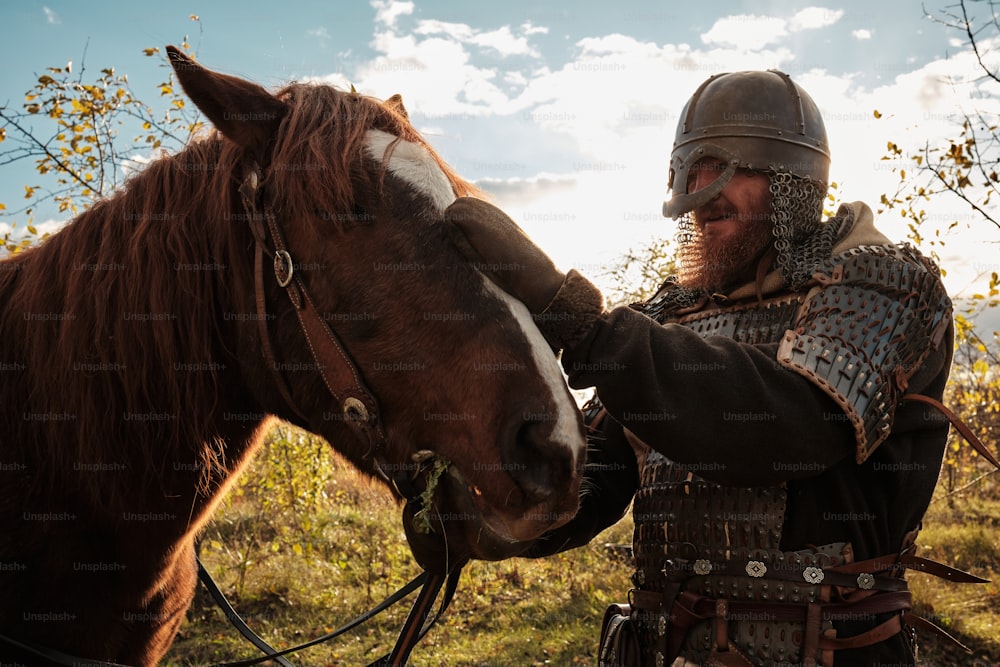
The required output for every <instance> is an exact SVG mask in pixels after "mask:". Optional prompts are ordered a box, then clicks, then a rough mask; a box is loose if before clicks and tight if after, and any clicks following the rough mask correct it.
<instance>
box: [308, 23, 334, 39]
mask: <svg viewBox="0 0 1000 667" xmlns="http://www.w3.org/2000/svg"><path fill="white" fill-rule="evenodd" d="M306 35H307V36H308V37H316V38H318V39H330V31H329V30H327V29H326V28H325V27H324V26H319V27H318V28H309V29H308V30H306Z"/></svg>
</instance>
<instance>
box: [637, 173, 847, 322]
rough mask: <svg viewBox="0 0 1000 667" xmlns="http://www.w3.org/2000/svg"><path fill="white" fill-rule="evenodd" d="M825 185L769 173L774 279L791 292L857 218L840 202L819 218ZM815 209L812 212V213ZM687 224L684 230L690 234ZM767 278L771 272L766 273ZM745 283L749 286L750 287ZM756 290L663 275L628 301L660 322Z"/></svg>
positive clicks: (804, 282)
mask: <svg viewBox="0 0 1000 667" xmlns="http://www.w3.org/2000/svg"><path fill="white" fill-rule="evenodd" d="M825 196H826V188H825V186H823V185H822V184H820V183H815V182H813V181H806V180H804V179H801V178H797V177H794V176H791V175H789V174H772V175H771V202H772V216H771V219H772V223H773V225H774V227H773V229H774V237H775V242H774V247H775V249H776V250H777V257H776V259H775V270H776V272H777V273H778V276H775V279H776V282H779V283H780V286H781V288H783V289H787V290H789V291H792V292H798V291H800V290H802V289H803V288H804V287H805V286H806V285H807V284H808V283H809V282H810V281H811V280H812V277H813V274H814V273H816V270H817V269H818V268H819V266H820V264H821V263H822V262H823V261H825V260H827V259H829V257H830V256H831V255H832V253H833V247H834V246H835V245H836V244H837V242H838V241H840V240H841V239H844V238H845V237H846V236H847V235H848V234H850V232H851V230H852V229H853V227H854V225H855V222H856V215H855V209H854V208H852V207H849V206H841V207H840V208H839V210H838V211H837V214H836V215H835V216H834V217H832V218H828V219H827V220H825V221H823V220H821V215H822V214H821V213H819V212H821V211H822V206H823V198H824V197H825ZM814 211H815V212H817V213H813V212H814ZM690 226H691V225H690V224H689V225H688V226H687V228H686V229H685V233H686V234H690V233H691V231H690ZM769 278H770V276H769ZM748 288H749V289H748ZM747 292H749V294H754V293H756V290H755V289H754V286H753V285H749V286H742V287H740V288H738V289H737V290H734V291H733V292H730V294H729V295H726V294H719V293H712V292H710V291H708V290H706V289H703V288H693V287H687V286H684V285H682V284H681V282H680V279H679V278H678V277H677V276H671V277H669V278H667V279H666V280H665V281H664V282H663V284H662V285H661V286H660V288H659V289H658V290H657V291H656V294H654V295H653V296H652V298H650V299H648V300H647V301H641V302H638V303H633V304H631V306H630V307H631V308H633V309H634V310H637V311H639V312H641V313H643V314H644V315H646V316H648V317H651V318H653V319H655V320H657V321H658V322H661V323H662V322H664V321H667V320H670V319H674V318H676V317H679V316H681V315H684V314H686V313H690V312H695V311H698V310H701V309H702V308H704V307H705V306H706V305H707V304H709V303H715V304H717V305H720V306H722V305H724V304H725V303H726V302H728V301H730V300H731V299H733V298H734V297H735V296H736V295H737V294H739V295H740V296H742V295H743V294H744V293H747Z"/></svg>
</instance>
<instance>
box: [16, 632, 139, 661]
mask: <svg viewBox="0 0 1000 667" xmlns="http://www.w3.org/2000/svg"><path fill="white" fill-rule="evenodd" d="M0 644H7V645H9V646H13V647H14V648H17V649H20V650H21V651H24V652H26V653H30V654H32V655H34V656H37V657H39V658H42V659H44V660H45V661H46V662H47V663H52V664H56V665H65V667H77V666H78V665H87V667H128V665H122V664H120V663H117V662H105V661H102V660H88V659H85V658H80V657H78V656H75V655H70V654H69V653H63V652H62V651H59V650H56V649H54V648H48V647H46V646H36V645H34V644H27V643H25V642H21V641H18V640H16V639H14V638H13V637H8V636H6V635H0ZM4 664H8V663H4ZM13 664H15V665H16V664H19V663H18V662H16V661H15V662H14V663H13Z"/></svg>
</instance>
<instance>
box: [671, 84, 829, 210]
mask: <svg viewBox="0 0 1000 667" xmlns="http://www.w3.org/2000/svg"><path fill="white" fill-rule="evenodd" d="M704 158H714V159H717V160H721V161H723V162H724V163H726V165H727V166H726V169H725V171H724V172H723V173H722V174H721V175H720V176H719V178H717V179H716V180H715V181H714V182H713V183H711V184H710V185H708V186H707V187H705V188H703V189H702V190H699V191H697V192H693V193H691V192H688V182H689V179H688V177H689V175H690V171H691V168H692V167H693V166H694V165H695V163H697V162H698V161H699V160H702V159H704ZM736 169H753V170H757V171H770V172H776V173H790V174H793V175H795V176H799V177H801V178H806V179H810V180H814V181H819V182H821V183H827V182H828V179H829V172H830V150H829V145H828V143H827V136H826V127H825V125H824V123H823V117H822V115H821V114H820V112H819V108H818V107H817V106H816V103H815V102H814V101H813V99H812V98H811V97H810V96H809V94H808V93H806V91H805V90H803V89H802V88H801V87H800V86H799V85H798V84H796V83H795V82H794V81H792V80H791V78H790V77H789V76H788V75H787V74H785V73H784V72H779V71H778V70H767V71H766V72H758V71H751V72H729V73H725V74H716V75H714V76H712V77H710V78H709V79H707V80H706V81H705V82H704V83H702V84H701V86H699V87H698V89H697V90H696V91H695V93H694V95H692V96H691V99H690V100H688V103H687V104H686V105H685V107H684V110H683V111H682V112H681V121H680V122H679V123H678V125H677V134H676V136H675V137H674V147H673V151H672V152H671V154H670V179H669V181H668V184H667V185H668V187H669V188H670V191H671V195H672V196H671V198H670V199H669V200H667V201H666V202H664V204H663V215H665V216H667V217H672V218H678V217H680V216H681V215H683V214H684V213H687V212H689V211H692V210H694V209H696V208H698V207H699V206H703V205H704V204H706V203H708V202H709V201H711V200H712V199H713V198H715V197H716V196H718V194H719V193H720V192H722V189H723V188H725V186H726V184H727V183H728V182H729V179H730V178H732V175H733V174H734V173H735V171H736Z"/></svg>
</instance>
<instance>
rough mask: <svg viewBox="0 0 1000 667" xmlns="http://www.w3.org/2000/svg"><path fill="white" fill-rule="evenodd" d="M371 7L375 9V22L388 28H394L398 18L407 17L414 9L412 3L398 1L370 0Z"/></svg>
mask: <svg viewBox="0 0 1000 667" xmlns="http://www.w3.org/2000/svg"><path fill="white" fill-rule="evenodd" d="M371 6H372V7H374V8H375V22H376V23H380V24H382V25H384V26H389V27H392V26H395V25H396V19H398V18H399V17H400V16H409V15H410V14H412V13H413V10H414V9H416V7H415V6H414V4H413V3H412V2H399V1H398V0H372V1H371Z"/></svg>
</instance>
